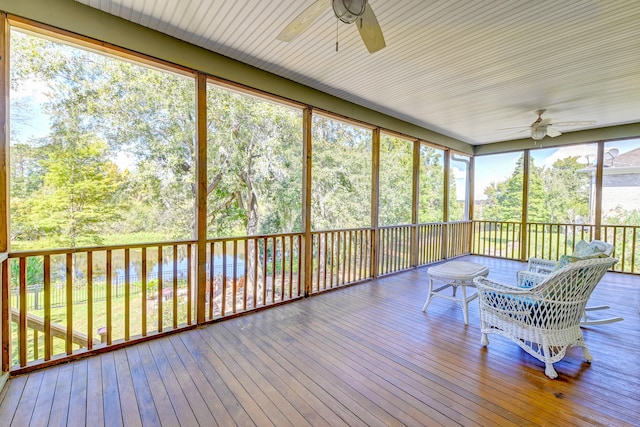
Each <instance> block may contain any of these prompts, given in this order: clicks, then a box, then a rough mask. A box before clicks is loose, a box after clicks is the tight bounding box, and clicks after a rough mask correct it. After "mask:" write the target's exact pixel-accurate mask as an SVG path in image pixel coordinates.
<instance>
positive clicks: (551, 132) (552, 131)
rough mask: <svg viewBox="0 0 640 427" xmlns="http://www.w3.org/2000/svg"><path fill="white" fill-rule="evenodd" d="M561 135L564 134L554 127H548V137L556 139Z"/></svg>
mask: <svg viewBox="0 0 640 427" xmlns="http://www.w3.org/2000/svg"><path fill="white" fill-rule="evenodd" d="M560 135H562V132H560V131H558V130H556V129H554V128H552V127H547V136H550V137H551V138H555V137H556V136H560Z"/></svg>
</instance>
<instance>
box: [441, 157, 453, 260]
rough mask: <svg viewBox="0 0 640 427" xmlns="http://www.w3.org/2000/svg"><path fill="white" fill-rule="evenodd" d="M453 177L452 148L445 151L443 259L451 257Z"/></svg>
mask: <svg viewBox="0 0 640 427" xmlns="http://www.w3.org/2000/svg"><path fill="white" fill-rule="evenodd" d="M450 177H451V150H445V152H444V171H443V181H444V182H443V183H442V185H443V190H442V199H443V201H442V221H443V225H442V253H441V254H440V256H441V258H442V259H447V258H448V257H449V187H450V185H449V180H450Z"/></svg>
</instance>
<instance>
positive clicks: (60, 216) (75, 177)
mask: <svg viewBox="0 0 640 427" xmlns="http://www.w3.org/2000/svg"><path fill="white" fill-rule="evenodd" d="M49 153H50V155H49V157H48V158H47V159H46V160H44V161H43V162H42V164H43V166H44V168H45V169H46V170H47V172H46V173H45V176H44V183H43V186H42V187H41V188H40V189H39V190H38V191H36V192H35V193H34V194H33V197H32V198H30V199H29V201H28V202H27V203H26V207H27V208H28V210H29V212H30V213H31V215H33V216H35V217H36V218H39V220H38V222H37V224H34V226H36V227H38V228H39V229H41V230H43V231H44V232H45V233H46V234H48V235H52V236H55V237H56V239H55V242H56V243H58V244H59V245H60V246H69V247H75V246H79V245H86V244H94V245H96V244H101V243H102V240H101V238H100V234H101V232H102V231H103V230H102V225H103V223H104V222H105V221H106V222H110V221H114V220H115V219H117V218H118V215H119V212H120V211H121V209H122V207H121V206H118V198H117V194H118V186H119V185H120V184H121V182H122V181H121V179H120V176H119V172H118V168H117V167H116V166H115V164H113V163H112V162H111V161H109V160H108V159H107V158H106V156H105V153H106V144H105V143H104V142H101V141H96V140H94V139H92V138H91V137H90V136H88V135H78V136H77V137H76V138H74V139H71V140H70V139H66V140H65V144H64V145H57V146H56V145H53V146H51V147H50V149H49Z"/></svg>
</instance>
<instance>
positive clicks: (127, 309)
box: [89, 248, 131, 341]
mask: <svg viewBox="0 0 640 427" xmlns="http://www.w3.org/2000/svg"><path fill="white" fill-rule="evenodd" d="M130 256H131V255H130V253H129V248H125V250H124V340H125V341H129V340H130V339H131V326H130V323H131V268H130V266H129V264H130V263H131V260H130ZM89 341H91V339H89Z"/></svg>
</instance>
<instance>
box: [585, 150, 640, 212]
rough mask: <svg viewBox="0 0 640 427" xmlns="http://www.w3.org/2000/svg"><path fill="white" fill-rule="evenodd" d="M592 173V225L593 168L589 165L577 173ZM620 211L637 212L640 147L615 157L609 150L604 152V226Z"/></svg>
mask: <svg viewBox="0 0 640 427" xmlns="http://www.w3.org/2000/svg"><path fill="white" fill-rule="evenodd" d="M580 172H586V173H590V174H591V182H592V185H591V195H590V215H589V216H590V218H591V221H590V222H591V223H593V222H594V220H593V218H594V216H595V215H594V214H595V188H596V185H595V179H596V173H595V172H596V168H595V166H589V167H587V168H584V169H582V170H580ZM619 210H624V211H633V210H638V211H640V148H636V149H635V150H631V151H628V152H626V153H623V154H620V155H617V150H615V149H611V150H609V151H607V152H606V153H605V160H604V169H603V176H602V218H603V223H606V219H607V218H608V217H610V216H613V215H616V212H617V211H619Z"/></svg>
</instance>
